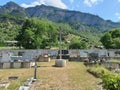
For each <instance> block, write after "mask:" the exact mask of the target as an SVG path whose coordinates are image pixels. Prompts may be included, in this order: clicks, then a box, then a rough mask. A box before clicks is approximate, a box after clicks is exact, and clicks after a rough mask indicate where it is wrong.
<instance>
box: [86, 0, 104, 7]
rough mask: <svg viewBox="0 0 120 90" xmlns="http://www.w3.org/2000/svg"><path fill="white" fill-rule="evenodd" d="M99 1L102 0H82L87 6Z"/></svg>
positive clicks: (101, 0)
mask: <svg viewBox="0 0 120 90" xmlns="http://www.w3.org/2000/svg"><path fill="white" fill-rule="evenodd" d="M100 2H103V0H84V4H85V5H87V6H88V7H92V6H93V5H95V4H98V3H100Z"/></svg>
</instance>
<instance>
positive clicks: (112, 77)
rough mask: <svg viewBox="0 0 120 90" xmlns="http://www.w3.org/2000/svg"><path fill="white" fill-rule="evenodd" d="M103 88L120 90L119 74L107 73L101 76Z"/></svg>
mask: <svg viewBox="0 0 120 90" xmlns="http://www.w3.org/2000/svg"><path fill="white" fill-rule="evenodd" d="M102 80H103V88H105V89H107V90H120V75H119V74H107V75H104V76H103V77H102Z"/></svg>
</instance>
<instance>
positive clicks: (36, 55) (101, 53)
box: [0, 50, 120, 90]
mask: <svg viewBox="0 0 120 90" xmlns="http://www.w3.org/2000/svg"><path fill="white" fill-rule="evenodd" d="M61 57H62V59H63V60H59V59H60V58H61ZM112 59H115V60H120V54H119V50H62V52H61V56H60V52H59V50H1V51H0V73H1V74H0V75H1V76H0V79H1V80H0V82H1V87H5V88H6V87H7V88H10V87H11V86H10V85H11V84H12V83H11V81H10V79H8V80H6V79H7V78H9V77H12V76H17V77H19V78H18V79H17V80H19V79H20V81H22V82H21V83H25V82H26V81H27V79H28V78H31V77H34V75H36V78H37V80H36V81H35V82H33V80H34V78H33V79H30V82H28V81H29V80H28V81H27V84H30V85H27V86H19V85H20V84H19V83H18V84H19V85H18V84H17V85H16V87H15V88H19V87H20V88H21V89H22V88H29V90H34V89H35V87H37V88H39V89H44V88H45V87H46V88H47V89H48V88H51V89H53V90H55V89H59V88H61V86H59V84H56V85H57V86H54V85H53V84H52V83H53V82H52V81H50V80H49V79H50V78H52V79H53V81H54V84H55V83H57V82H59V83H60V82H61V80H62V81H64V79H65V78H68V77H67V76H69V79H70V81H69V84H70V83H71V84H70V85H71V86H70V87H68V85H67V84H66V85H67V87H66V86H65V87H62V88H63V89H66V88H68V89H71V88H73V87H74V88H75V89H78V90H79V89H80V90H85V89H86V88H87V89H88V88H96V90H100V88H101V85H98V86H97V83H99V82H100V81H101V80H100V79H97V78H95V77H93V76H89V75H90V74H88V73H87V72H86V71H87V69H88V68H89V70H88V71H89V72H90V73H91V72H94V71H92V70H91V68H93V66H92V67H91V66H89V67H88V66H87V67H86V65H85V64H84V63H87V64H92V65H94V66H96V64H99V65H101V66H104V67H106V69H108V70H109V71H112V72H115V73H120V63H119V62H110V61H111V60H112ZM57 60H58V61H57ZM100 62H101V64H100ZM35 65H37V68H36V72H35V68H34V66H35ZM55 65H56V66H57V67H53V66H55ZM61 65H62V68H58V67H61ZM3 70H5V71H3ZM7 70H9V72H8V71H7ZM14 70H15V72H14ZM59 70H60V71H59ZM76 70H77V72H75V71H76ZM82 70H84V71H82ZM98 71H99V72H100V73H103V70H98ZM98 71H97V72H98ZM2 72H4V73H6V75H5V76H4V78H6V79H4V78H2V76H3V75H4V74H2ZM26 72H27V73H26ZM66 72H67V74H66ZM28 73H29V75H28ZM75 73H76V74H75ZM83 73H85V75H88V76H87V77H88V78H91V79H94V81H93V80H91V82H92V83H94V86H92V85H91V86H88V87H86V88H85V87H82V86H81V85H79V83H83V82H81V81H80V80H81V77H84V79H86V80H89V79H88V78H85V76H84V74H83ZM61 74H62V76H60V75H61ZM82 74H83V76H82ZM100 75H101V74H99V73H98V75H97V77H99V76H100ZM53 76H54V77H53ZM48 77H49V78H48ZM44 78H47V79H44ZM55 78H56V79H55ZM58 78H59V79H58ZM75 78H79V79H78V80H77V79H75ZM57 79H58V80H57ZM71 79H73V80H71ZM74 79H75V80H76V81H75V82H76V83H75V84H76V85H77V86H78V87H77V86H73V85H72V82H74ZM4 80H5V81H6V82H7V83H4V82H5V81H4ZM17 80H14V81H13V82H16V81H17ZM31 80H32V81H31ZM39 80H43V81H44V82H41V81H39ZM59 80H60V81H59ZM66 80H67V79H65V81H64V82H66ZM48 81H49V82H48ZM82 81H83V80H82ZM47 82H48V84H49V85H50V86H47V85H46V84H47ZM96 82H97V83H96ZM41 83H42V84H41ZM14 84H15V83H14ZM84 84H85V83H84ZM87 84H88V83H87ZM36 85H38V86H36ZM60 85H63V84H62V83H60ZM68 89H67V90H68Z"/></svg>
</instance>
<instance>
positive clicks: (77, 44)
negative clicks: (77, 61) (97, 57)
mask: <svg viewBox="0 0 120 90" xmlns="http://www.w3.org/2000/svg"><path fill="white" fill-rule="evenodd" d="M71 42H72V43H71V44H70V46H69V49H86V48H87V43H86V42H84V41H80V40H78V39H77V38H74V39H73V40H72V41H71Z"/></svg>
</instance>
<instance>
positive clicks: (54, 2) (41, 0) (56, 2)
mask: <svg viewBox="0 0 120 90" xmlns="http://www.w3.org/2000/svg"><path fill="white" fill-rule="evenodd" d="M72 1H73V0H72ZM41 4H44V5H48V6H54V7H58V8H62V9H67V6H66V5H65V4H64V3H63V2H62V1H61V0H36V1H34V2H32V3H31V4H25V3H23V4H21V6H22V7H24V8H28V7H35V6H36V5H41Z"/></svg>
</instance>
